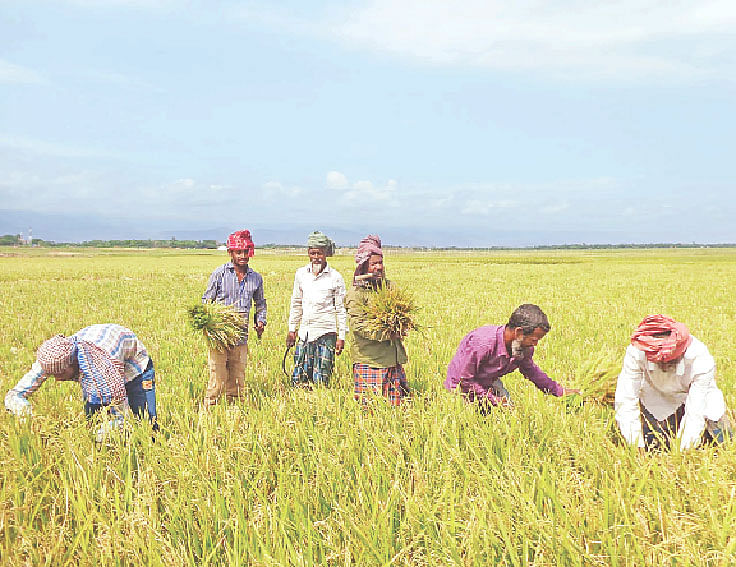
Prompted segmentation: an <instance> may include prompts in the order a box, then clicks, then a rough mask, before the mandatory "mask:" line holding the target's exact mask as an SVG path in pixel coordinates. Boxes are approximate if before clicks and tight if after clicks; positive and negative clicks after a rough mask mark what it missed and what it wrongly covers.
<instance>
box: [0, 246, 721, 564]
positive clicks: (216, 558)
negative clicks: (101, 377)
mask: <svg viewBox="0 0 736 567" xmlns="http://www.w3.org/2000/svg"><path fill="white" fill-rule="evenodd" d="M65 252H66V253H65V254H58V251H52V250H47V251H41V252H39V251H37V250H36V251H33V253H32V254H23V253H19V251H18V250H16V249H10V248H7V249H2V250H0V307H1V309H0V337H2V340H1V341H0V388H1V389H2V393H3V395H4V393H5V391H7V390H8V389H9V388H11V387H12V386H13V385H14V384H15V382H16V381H17V380H18V379H19V378H21V376H22V375H23V374H24V373H25V372H26V370H27V369H28V368H29V367H30V365H31V363H32V362H33V360H34V353H35V349H36V348H37V347H38V345H39V344H40V343H41V342H42V341H43V340H44V339H46V338H48V337H49V336H51V335H53V334H56V333H64V334H67V335H68V334H72V333H74V332H75V331H77V330H78V329H80V328H82V327H84V326H87V325H90V324H93V323H102V322H115V323H119V324H122V325H125V326H127V327H129V328H131V329H133V330H134V331H135V332H136V334H137V335H138V336H139V338H141V339H142V340H143V342H144V343H145V344H146V346H147V347H148V350H149V352H150V354H151V355H152V357H153V359H154V362H155V364H156V371H157V380H158V387H157V390H158V404H159V419H160V422H161V426H162V432H161V434H159V436H158V440H157V442H156V443H152V442H151V439H150V429H149V426H148V425H147V424H145V423H143V424H137V425H135V426H133V427H132V428H131V431H130V434H129V436H128V439H127V440H125V439H121V438H117V439H116V438H113V439H111V440H110V442H109V443H107V444H106V445H105V446H102V447H97V446H96V445H95V443H94V439H93V435H92V432H91V430H90V428H89V426H88V425H87V424H86V423H85V420H84V418H83V416H82V403H81V401H80V391H79V387H78V386H77V385H76V384H73V383H59V384H57V383H53V382H52V381H51V380H49V381H48V382H47V383H46V384H45V385H44V386H43V387H42V388H41V389H40V390H39V391H38V392H37V393H36V394H35V396H34V397H33V398H32V401H33V403H34V415H33V417H32V418H29V419H26V420H20V419H18V418H15V417H13V416H11V415H10V414H7V413H2V415H1V416H0V432H2V437H1V438H2V442H1V443H0V564H2V565H54V566H56V565H82V566H87V565H165V566H167V567H170V566H178V565H191V566H194V565H198V566H199V565H335V566H337V565H361V566H363V565H364V566H378V565H386V566H388V565H416V566H419V565H438V566H439V565H442V566H446V565H511V566H521V565H529V566H531V565H534V566H542V565H557V566H568V565H586V566H587V565H621V566H624V565H627V566H637V567H640V566H642V565H656V566H660V565H700V566H706V565H708V566H726V565H733V564H736V499H735V498H734V497H735V496H736V444H730V445H726V446H724V447H721V448H718V449H716V448H710V447H709V448H703V449H697V450H694V451H691V452H688V453H679V452H677V451H676V452H673V453H671V454H665V455H644V456H642V455H639V454H638V453H637V452H636V451H634V450H631V449H630V448H628V447H626V446H624V445H622V444H621V442H620V441H619V438H618V436H617V434H616V429H615V423H614V421H613V412H612V410H611V409H610V408H608V407H602V406H598V405H595V404H586V405H584V406H582V407H576V408H573V407H567V406H566V404H565V402H564V400H562V399H558V398H554V397H550V396H544V395H543V394H541V393H540V392H539V391H537V390H536V389H535V388H534V387H533V386H532V385H531V384H530V383H528V382H526V381H525V380H524V379H523V377H521V375H519V374H518V373H517V374H513V375H510V376H507V377H506V379H505V380H504V382H505V384H506V386H507V388H508V389H509V390H510V391H511V394H512V396H513V397H514V400H515V402H516V405H515V407H514V409H513V410H504V411H496V412H494V413H493V414H492V415H490V416H488V417H487V418H483V417H481V416H479V415H478V414H477V413H476V412H474V411H473V410H472V409H470V408H468V407H465V406H464V404H463V403H462V402H461V401H459V400H458V399H456V398H455V397H454V396H452V395H450V394H448V393H446V392H445V391H444V390H443V388H442V381H443V379H444V373H445V369H446V366H447V363H448V362H449V360H450V358H451V357H452V355H453V353H454V351H455V348H456V346H457V343H458V342H459V340H460V339H461V338H462V336H463V335H464V334H465V333H467V332H468V331H470V330H471V329H473V328H475V327H477V326H479V325H482V324H485V323H505V322H506V320H507V318H508V316H509V314H510V313H511V311H512V310H513V309H514V308H515V307H516V306H518V305H519V304H521V303H527V302H532V303H537V304H539V305H540V306H541V307H542V309H544V310H545V312H546V313H547V315H548V316H549V319H550V321H551V323H552V330H551V332H550V333H549V334H548V335H547V337H545V339H544V340H543V341H542V342H541V343H540V346H539V347H538V349H537V352H536V354H535V359H536V361H537V362H538V363H539V365H540V366H541V367H542V368H543V369H544V370H546V371H547V372H548V373H549V374H550V375H551V376H552V377H553V378H555V379H557V380H558V381H560V382H562V383H563V384H564V385H566V386H575V385H576V384H579V383H580V381H581V380H583V378H584V376H582V375H581V372H582V369H585V368H588V366H589V364H588V362H589V361H590V360H592V359H596V360H601V361H603V362H604V363H617V362H618V361H620V360H621V358H622V356H623V352H624V349H625V347H626V345H627V344H628V337H629V335H630V333H631V331H632V329H633V328H634V326H635V325H636V324H637V323H638V322H639V321H640V320H641V319H642V318H643V316H644V315H646V314H648V313H652V312H663V313H666V314H669V315H671V316H673V317H674V318H676V319H678V320H681V321H683V322H685V323H686V324H687V325H688V326H689V327H690V329H691V331H692V333H693V334H694V335H695V336H697V337H698V338H700V339H701V340H703V341H704V342H705V343H706V345H708V347H709V349H710V351H711V353H712V354H713V355H714V357H715V359H716V362H717V364H718V380H719V385H720V387H721V389H722V390H723V392H724V394H725V396H726V401H727V403H728V404H729V406H730V407H732V408H733V407H736V384H734V382H735V380H736V345H735V344H734V337H736V302H735V301H734V290H733V286H734V282H736V250H711V249H703V250H700V249H698V250H657V251H647V250H641V251H572V252H568V251H565V252H561V251H558V252H555V251H549V252H531V251H529V252H527V251H524V252H506V251H500V252H493V253H487V254H481V253H474V254H461V253H453V254H448V253H439V252H426V253H421V254H408V253H402V252H395V251H394V252H392V251H388V252H387V256H386V260H385V263H386V270H387V275H388V277H389V278H390V279H392V280H393V281H394V282H396V283H397V284H399V285H400V286H401V287H403V288H404V289H407V290H410V291H412V293H413V294H414V297H415V300H416V302H417V304H418V305H419V306H420V311H419V312H418V314H417V318H418V320H419V322H420V323H421V325H422V327H423V331H422V332H418V333H414V334H412V335H410V336H409V338H408V340H407V341H406V346H407V351H408V353H409V358H410V361H409V363H408V365H407V366H406V371H407V377H408V379H409V383H410V386H411V387H412V389H413V393H414V396H413V400H412V402H411V403H409V404H407V405H406V406H404V407H401V408H398V409H395V408H391V407H387V406H386V405H384V404H380V403H378V404H375V405H374V406H372V409H371V411H364V410H363V409H362V408H361V407H360V406H358V405H357V404H356V403H355V402H354V401H353V400H352V377H351V374H350V360H349V352H348V351H346V353H344V354H343V355H342V356H341V357H340V358H339V359H338V364H337V367H336V373H335V376H334V378H333V385H332V386H331V387H330V388H328V389H320V390H317V391H314V392H304V391H301V390H300V391H293V390H291V389H290V387H289V386H288V380H287V379H286V378H285V377H284V375H283V373H282V370H281V361H282V356H283V354H284V346H283V345H284V338H285V335H286V330H287V329H286V319H287V313H288V301H289V297H290V294H291V287H292V283H293V275H294V271H295V270H296V268H297V267H299V266H301V265H303V264H305V263H306V256H302V255H298V254H292V255H287V254H284V253H280V254H276V253H274V254H269V253H265V252H261V251H258V250H257V251H256V256H255V257H254V258H252V259H251V266H252V267H253V268H254V269H255V270H257V271H258V272H260V273H261V274H262V275H263V276H264V281H265V291H266V297H267V300H268V320H269V322H268V326H267V328H266V332H265V334H264V336H263V339H262V340H260V341H258V340H256V339H255V336H254V334H253V335H252V336H251V342H250V360H249V366H248V369H247V373H246V388H247V396H246V399H245V400H244V402H243V403H240V404H234V405H230V406H225V405H221V406H218V407H216V408H214V410H213V411H211V412H205V411H201V409H200V402H201V399H202V395H203V392H204V387H205V383H206V380H207V376H206V348H205V345H204V341H203V340H202V339H201V337H197V336H196V335H195V334H194V333H193V332H192V331H191V330H190V329H189V327H188V324H187V318H186V317H187V315H186V309H187V307H189V306H190V305H191V304H193V303H194V302H196V301H198V300H199V297H200V296H201V294H202V292H203V290H204V287H205V285H206V282H207V278H208V276H209V274H210V272H211V271H212V269H213V268H215V267H216V266H218V265H219V264H221V263H223V262H224V261H225V260H226V256H225V253H224V252H205V251H129V252H125V251H86V250H85V251H81V252H77V251H74V250H66V251H65ZM331 264H332V265H334V266H335V267H336V268H337V269H338V270H340V271H341V273H342V274H343V276H344V277H345V279H346V280H348V281H349V279H350V275H351V273H352V270H353V263H352V257H351V256H350V255H349V254H345V255H338V256H337V257H335V258H334V259H333V260H332V261H331ZM349 341H350V337H348V342H349Z"/></svg>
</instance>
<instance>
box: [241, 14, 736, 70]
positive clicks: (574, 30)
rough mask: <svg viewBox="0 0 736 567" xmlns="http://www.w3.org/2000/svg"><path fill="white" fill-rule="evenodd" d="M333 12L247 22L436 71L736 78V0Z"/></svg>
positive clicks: (274, 16)
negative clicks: (433, 66) (735, 65)
mask: <svg viewBox="0 0 736 567" xmlns="http://www.w3.org/2000/svg"><path fill="white" fill-rule="evenodd" d="M330 8H331V9H330V10H322V11H319V10H317V11H316V15H307V14H303V13H298V12H296V11H293V10H292V11H285V10H283V9H280V8H273V7H272V6H271V5H270V4H267V3H265V2H261V3H249V4H248V8H247V10H245V11H244V12H243V15H242V18H243V19H244V20H246V21H249V22H252V21H254V19H255V21H258V22H259V23H260V24H261V25H264V26H266V27H271V28H275V29H278V30H279V31H281V32H284V33H292V34H303V35H310V36H320V37H323V38H325V37H327V38H332V39H336V40H338V41H341V42H344V43H346V44H348V45H349V46H350V47H355V46H357V47H362V48H365V49H369V50H373V51H379V52H387V53H392V54H395V55H398V56H400V57H409V58H412V59H417V60H420V61H422V62H425V63H430V64H437V65H448V66H471V67H483V68H490V69H501V70H510V71H534V72H538V73H545V74H550V73H554V74H557V75H563V76H574V77H576V78H581V77H580V74H581V73H582V74H583V75H584V76H586V77H589V78H616V79H619V80H621V79H634V78H638V79H650V80H651V79H662V78H674V79H677V80H683V79H688V78H689V79H695V78H701V77H704V76H716V75H717V74H718V73H724V71H726V70H729V69H730V70H733V61H732V58H731V53H732V52H733V49H734V43H735V40H734V35H733V31H732V30H733V29H734V26H736V3H734V2H732V1H731V0H682V1H679V2H668V1H666V0H646V1H642V0H622V1H618V2H605V3H603V2H582V1H581V0H559V1H552V2H543V1H541V0H522V1H519V2H506V1H503V0H461V1H458V2H447V1H446V0H403V1H400V2H397V1H395V0H367V1H363V2H355V3H350V4H347V5H346V4H343V3H336V4H331V5H330ZM326 14H329V15H326ZM726 76H730V75H726Z"/></svg>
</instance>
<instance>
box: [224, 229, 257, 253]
mask: <svg viewBox="0 0 736 567" xmlns="http://www.w3.org/2000/svg"><path fill="white" fill-rule="evenodd" d="M225 247H226V248H227V249H228V250H247V251H248V258H251V257H253V254H254V253H255V248H256V247H255V245H254V244H253V240H251V238H250V231H249V230H236V231H235V232H233V233H232V234H231V235H230V236H228V237H227V243H226V244H225Z"/></svg>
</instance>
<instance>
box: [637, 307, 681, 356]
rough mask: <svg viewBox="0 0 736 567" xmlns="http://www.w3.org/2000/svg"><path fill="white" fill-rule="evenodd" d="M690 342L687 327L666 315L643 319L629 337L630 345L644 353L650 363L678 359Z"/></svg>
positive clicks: (650, 316) (649, 316)
mask: <svg viewBox="0 0 736 567" xmlns="http://www.w3.org/2000/svg"><path fill="white" fill-rule="evenodd" d="M663 333H669V334H668V335H666V334H663ZM692 340H693V338H692V337H691V336H690V331H688V329H687V327H686V326H685V325H684V324H683V323H678V322H677V321H675V320H674V319H672V318H671V317H667V315H648V316H647V317H644V320H643V321H642V322H641V323H639V326H638V327H637V329H636V331H634V334H633V335H631V344H632V345H634V346H635V347H636V348H638V349H639V350H641V351H644V354H645V356H646V357H647V360H649V361H650V362H669V361H671V360H675V359H677V358H680V356H682V354H683V353H684V352H685V351H686V350H687V347H689V346H690V343H691V342H692Z"/></svg>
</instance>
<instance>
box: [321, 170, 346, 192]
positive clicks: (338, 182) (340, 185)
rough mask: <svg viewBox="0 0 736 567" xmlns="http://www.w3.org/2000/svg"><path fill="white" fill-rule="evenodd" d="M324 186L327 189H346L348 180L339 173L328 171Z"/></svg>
mask: <svg viewBox="0 0 736 567" xmlns="http://www.w3.org/2000/svg"><path fill="white" fill-rule="evenodd" d="M325 185H326V187H327V188H328V189H335V190H342V189H347V188H348V178H347V177H345V175H344V174H343V173H340V172H339V171H328V172H327V179H326V180H325Z"/></svg>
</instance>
